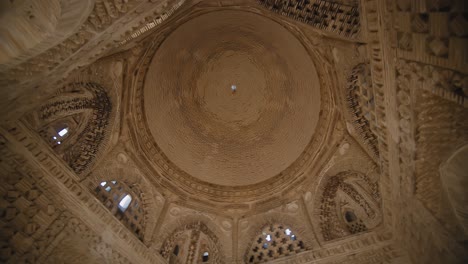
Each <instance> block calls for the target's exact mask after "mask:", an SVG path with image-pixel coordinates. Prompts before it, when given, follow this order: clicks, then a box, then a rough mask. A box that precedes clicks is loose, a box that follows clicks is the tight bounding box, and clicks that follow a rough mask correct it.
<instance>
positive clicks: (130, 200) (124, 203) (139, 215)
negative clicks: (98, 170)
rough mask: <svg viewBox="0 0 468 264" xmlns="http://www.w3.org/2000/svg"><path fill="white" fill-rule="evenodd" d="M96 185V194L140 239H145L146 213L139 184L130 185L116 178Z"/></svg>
mask: <svg viewBox="0 0 468 264" xmlns="http://www.w3.org/2000/svg"><path fill="white" fill-rule="evenodd" d="M95 186H96V187H95V189H94V195H95V196H96V197H97V198H98V199H99V200H100V201H101V202H102V203H103V204H104V206H106V207H107V209H109V211H110V212H111V213H112V214H113V215H114V216H115V217H116V218H117V219H118V220H120V222H122V224H124V225H125V226H126V227H127V228H128V229H130V230H131V231H132V232H133V233H134V234H135V235H136V236H137V237H138V239H140V240H143V236H144V227H145V217H144V215H145V214H144V208H143V205H142V202H141V199H140V198H139V197H140V196H139V195H138V194H139V193H140V190H139V189H138V186H129V185H127V184H125V183H124V182H120V181H116V180H111V181H100V182H96V183H95Z"/></svg>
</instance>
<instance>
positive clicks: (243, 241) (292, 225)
mask: <svg viewBox="0 0 468 264" xmlns="http://www.w3.org/2000/svg"><path fill="white" fill-rule="evenodd" d="M278 224H281V225H282V226H283V227H284V230H286V229H288V228H289V229H290V230H292V231H293V234H294V235H296V237H298V238H300V240H301V241H303V244H304V247H305V250H310V249H311V248H312V245H315V244H316V242H315V241H316V240H315V238H314V234H313V233H312V230H311V228H310V226H309V225H307V224H306V222H305V221H304V218H302V217H300V216H299V215H290V214H288V213H286V212H271V211H270V212H267V213H265V214H263V215H256V216H254V217H251V218H247V219H243V220H240V222H239V228H240V237H239V242H238V245H239V251H238V258H239V259H244V261H246V263H249V260H250V259H249V258H250V257H248V254H249V252H250V250H251V249H252V247H253V245H254V244H255V242H256V240H257V239H258V237H257V236H258V235H259V234H261V233H262V232H263V230H264V228H265V227H269V226H272V225H278ZM243 226H247V227H246V228H245V229H244V230H242V227H243ZM265 239H266V237H265ZM278 249H279V248H278ZM284 253H285V252H284Z"/></svg>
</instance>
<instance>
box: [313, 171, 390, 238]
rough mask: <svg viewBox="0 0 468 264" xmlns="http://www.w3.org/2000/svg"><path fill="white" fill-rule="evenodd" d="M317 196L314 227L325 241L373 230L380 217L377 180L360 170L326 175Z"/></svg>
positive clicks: (379, 221) (380, 219)
mask: <svg viewBox="0 0 468 264" xmlns="http://www.w3.org/2000/svg"><path fill="white" fill-rule="evenodd" d="M316 199H318V200H317V201H316V203H315V206H314V207H315V209H314V217H316V219H317V221H314V224H315V227H314V228H315V229H316V230H318V233H319V234H320V236H319V239H320V240H322V241H325V242H326V241H332V240H335V239H339V238H343V237H347V236H350V235H354V234H359V233H362V232H365V231H368V230H372V229H374V228H376V227H377V226H379V225H380V224H381V222H382V219H383V216H382V212H381V205H380V203H381V197H380V191H379V186H378V182H376V181H373V180H372V179H370V178H369V177H368V176H367V175H365V174H363V173H361V172H357V171H342V172H339V173H337V174H335V175H332V176H325V178H324V179H323V180H322V181H321V184H320V186H319V189H318V196H317V197H316Z"/></svg>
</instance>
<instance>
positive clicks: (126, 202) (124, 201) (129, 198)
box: [119, 194, 132, 212]
mask: <svg viewBox="0 0 468 264" xmlns="http://www.w3.org/2000/svg"><path fill="white" fill-rule="evenodd" d="M131 202H132V196H131V195H130V194H127V195H125V196H124V198H122V200H120V202H119V209H120V211H122V212H125V210H127V208H128V206H129V205H130V203H131Z"/></svg>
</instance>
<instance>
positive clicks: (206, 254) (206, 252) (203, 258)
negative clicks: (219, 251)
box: [202, 251, 210, 262]
mask: <svg viewBox="0 0 468 264" xmlns="http://www.w3.org/2000/svg"><path fill="white" fill-rule="evenodd" d="M209 257H210V254H209V253H208V251H205V252H204V253H203V256H202V261H203V262H207V261H208V258H209Z"/></svg>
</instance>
